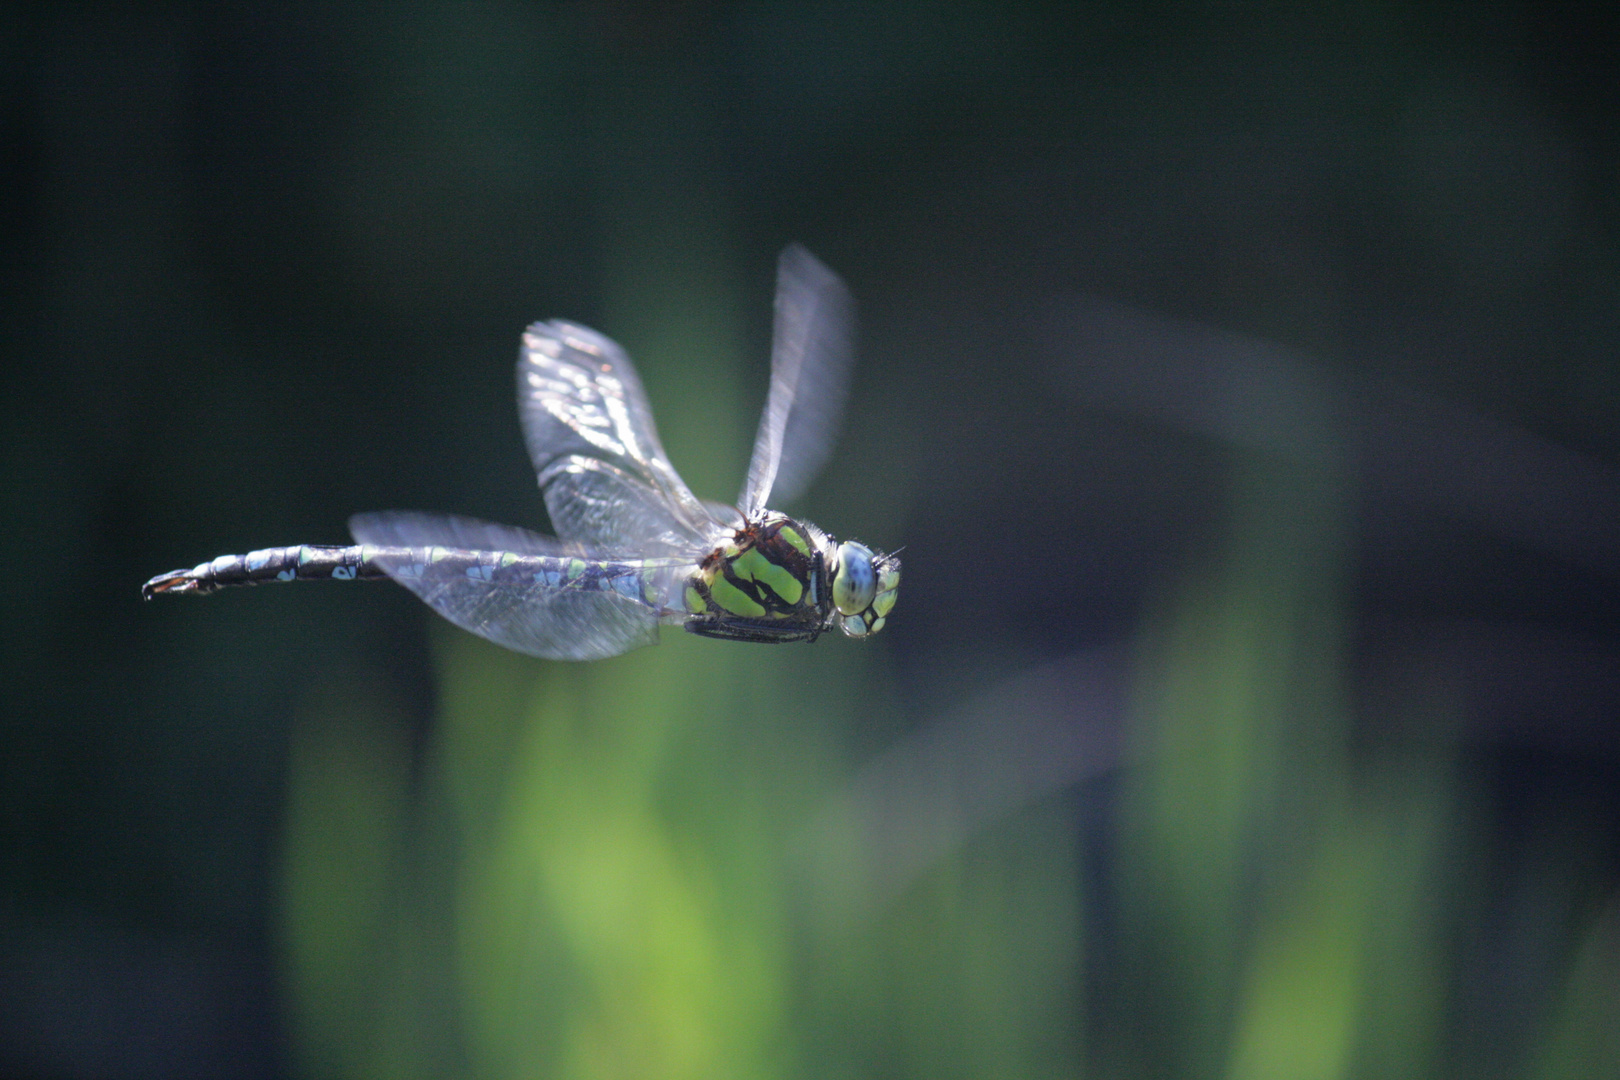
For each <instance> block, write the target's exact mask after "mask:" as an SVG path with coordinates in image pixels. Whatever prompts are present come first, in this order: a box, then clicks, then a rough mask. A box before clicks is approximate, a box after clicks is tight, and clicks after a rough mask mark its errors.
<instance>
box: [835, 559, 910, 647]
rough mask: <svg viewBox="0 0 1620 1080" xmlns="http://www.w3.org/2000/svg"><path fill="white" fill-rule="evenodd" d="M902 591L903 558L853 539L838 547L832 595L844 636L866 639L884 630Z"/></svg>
mask: <svg viewBox="0 0 1620 1080" xmlns="http://www.w3.org/2000/svg"><path fill="white" fill-rule="evenodd" d="M899 590H900V560H899V558H897V557H896V556H894V555H884V554H881V553H877V552H874V551H873V550H872V549H871V548H869V547H867V546H866V545H865V544H857V543H856V542H855V541H853V540H846V541H844V542H843V543H842V544H839V545H838V552H837V554H836V555H835V556H834V557H833V563H832V595H833V606H834V607H836V608H837V609H838V614H839V619H838V625H839V627H840V629H842V630H843V631H844V633H846V634H848V635H849V636H850V637H865V636H867V635H868V634H875V633H877V632H878V631H879V630H881V629H883V622H884V620H885V619H887V618H888V617H889V612H890V611H891V610H893V608H894V601H895V597H896V596H897V595H898V593H899Z"/></svg>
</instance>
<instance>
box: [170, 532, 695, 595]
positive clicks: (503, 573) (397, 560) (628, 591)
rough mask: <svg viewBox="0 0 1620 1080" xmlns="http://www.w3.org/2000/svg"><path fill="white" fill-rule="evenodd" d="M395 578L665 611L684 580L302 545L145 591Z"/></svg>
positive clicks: (255, 554)
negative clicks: (593, 596) (560, 592)
mask: <svg viewBox="0 0 1620 1080" xmlns="http://www.w3.org/2000/svg"><path fill="white" fill-rule="evenodd" d="M390 576H392V577H397V578H410V579H424V578H432V577H441V576H442V577H450V576H455V577H465V578H470V579H473V580H476V581H486V582H490V583H491V584H493V585H510V586H513V587H522V588H533V587H535V586H540V587H542V588H552V589H580V590H586V591H612V592H617V593H619V594H620V595H621V596H624V597H625V598H627V599H630V600H635V601H638V602H640V603H643V604H646V605H648V606H649V607H654V608H659V609H663V608H665V605H666V601H667V599H668V596H669V592H670V585H671V583H672V582H673V581H675V580H676V579H677V578H679V577H681V576H682V575H681V574H680V573H679V568H678V567H677V566H676V565H675V563H674V562H673V561H660V560H626V561H623V562H606V561H599V560H592V559H582V558H570V557H566V556H555V555H519V554H517V553H515V552H510V551H469V550H464V549H460V548H444V547H421V548H407V547H379V546H377V545H374V544H353V545H349V546H345V547H326V546H319V545H312V544H299V545H295V546H293V547H284V548H265V549H263V550H261V551H250V552H248V553H247V554H246V555H221V556H220V557H219V558H217V559H213V560H211V561H209V562H205V563H202V564H200V565H198V566H194V567H192V568H191V569H190V570H173V571H170V572H169V573H167V574H160V575H159V576H157V577H155V578H153V579H152V580H151V581H148V582H147V583H146V584H145V585H143V586H141V595H142V596H143V597H145V598H146V599H148V600H150V599H151V598H152V597H154V596H157V595H159V594H162V593H210V592H214V591H216V590H218V589H223V588H228V587H231V586H236V585H259V584H262V583H264V582H270V581H315V580H326V579H336V580H340V581H346V580H353V579H355V578H381V577H390Z"/></svg>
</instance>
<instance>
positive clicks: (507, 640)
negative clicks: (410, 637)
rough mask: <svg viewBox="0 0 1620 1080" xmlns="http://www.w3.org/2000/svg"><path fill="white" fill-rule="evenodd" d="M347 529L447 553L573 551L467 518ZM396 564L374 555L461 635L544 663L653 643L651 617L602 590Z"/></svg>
mask: <svg viewBox="0 0 1620 1080" xmlns="http://www.w3.org/2000/svg"><path fill="white" fill-rule="evenodd" d="M349 531H350V532H351V533H353V534H354V538H355V540H356V541H358V542H359V543H362V544H375V545H377V546H379V547H410V548H420V547H430V546H438V547H448V548H466V549H469V550H474V551H511V552H515V553H517V554H520V555H571V554H576V553H577V548H575V547H574V545H571V544H565V543H562V542H560V541H558V540H555V539H553V538H552V537H549V536H542V535H540V534H539V533H532V532H529V531H528V530H527V529H518V528H514V527H512V526H508V525H494V524H491V523H489V522H487V521H478V520H476V519H473V518H462V517H450V516H447V515H439V514H419V513H409V512H400V511H393V512H386V513H376V514H358V515H356V516H355V517H353V518H350V519H349ZM406 561H407V560H404V559H390V558H388V557H386V556H384V557H379V558H378V559H377V563H378V565H379V566H381V567H382V568H383V570H384V571H385V572H386V573H387V574H388V576H389V577H390V578H392V579H393V580H395V581H397V582H399V584H401V585H403V586H405V587H406V588H407V589H409V590H411V592H413V593H415V594H416V595H417V596H419V597H421V599H422V601H423V602H424V603H426V604H427V606H428V607H430V608H432V609H433V610H434V611H436V612H438V613H439V614H440V615H442V616H444V617H445V618H446V619H449V620H450V621H451V622H453V623H455V624H456V625H457V626H459V627H461V628H462V629H463V630H467V631H470V632H472V633H474V634H477V635H478V636H479V637H483V638H488V639H489V640H490V641H493V642H495V643H496V644H497V645H502V646H505V647H506V648H508V649H512V650H515V651H517V652H521V653H527V654H528V655H530V656H541V657H545V658H547V659H551V660H599V659H601V658H603V657H607V656H617V655H618V654H619V653H623V652H629V651H630V650H631V649H635V648H639V647H641V646H643V645H652V644H656V643H657V641H658V613H657V612H656V611H654V610H653V609H652V608H650V607H647V606H646V605H644V604H640V603H637V602H636V601H634V600H631V599H629V598H628V597H625V596H621V595H620V594H618V593H616V592H609V591H594V590H593V591H580V590H577V589H567V588H554V587H549V586H546V585H523V584H516V583H510V582H498V581H485V580H482V579H479V578H473V577H468V576H467V575H466V574H465V573H464V572H461V571H454V572H451V571H449V570H448V569H444V568H440V572H438V573H435V572H434V570H435V568H434V566H432V565H431V564H430V565H428V567H427V568H426V572H423V573H420V574H416V573H405V574H402V573H397V572H396V571H398V570H399V568H400V565H402V564H403V563H405V562H406Z"/></svg>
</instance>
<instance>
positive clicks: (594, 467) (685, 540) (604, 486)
mask: <svg viewBox="0 0 1620 1080" xmlns="http://www.w3.org/2000/svg"><path fill="white" fill-rule="evenodd" d="M540 488H541V490H542V491H543V492H544V493H545V498H546V511H547V512H548V513H549V514H550V515H551V524H552V527H553V528H555V529H556V530H557V534H558V535H559V536H565V537H580V538H582V539H583V540H584V541H585V542H586V543H587V544H588V546H589V547H590V548H591V550H593V551H596V552H598V553H600V554H603V555H607V556H610V557H618V558H625V557H643V556H647V555H676V554H679V555H693V556H694V557H696V556H698V555H701V554H702V553H703V552H704V551H706V550H708V549H711V548H713V547H714V545H715V544H716V543H718V542H719V539H720V530H719V526H718V522H719V521H721V520H725V521H731V520H734V519H735V518H736V516H737V514H736V511H734V510H729V508H728V509H727V510H726V512H725V516H724V517H723V518H716V517H715V516H714V515H715V512H716V507H714V506H712V505H711V504H708V503H704V504H702V505H703V508H704V513H705V515H706V520H705V524H704V530H703V542H702V543H698V542H695V541H694V539H693V537H692V531H691V530H690V529H689V528H687V527H686V526H685V525H684V524H683V523H681V522H679V521H676V520H674V519H672V517H671V515H670V512H669V507H668V504H667V503H666V502H665V501H664V499H663V497H662V495H661V494H660V493H659V492H658V491H657V490H656V489H654V488H653V487H652V486H651V485H649V484H648V483H646V482H645V481H644V480H641V479H639V478H638V477H636V476H635V475H633V474H631V473H630V472H628V471H627V470H625V469H623V468H620V467H619V466H617V465H614V464H611V463H609V462H606V461H603V460H602V459H600V458H594V457H586V456H585V455H583V454H569V455H568V456H566V457H561V458H558V459H557V460H556V461H553V462H552V463H551V464H550V465H549V466H547V468H546V470H545V471H544V472H542V473H541V474H540Z"/></svg>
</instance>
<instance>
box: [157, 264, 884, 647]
mask: <svg viewBox="0 0 1620 1080" xmlns="http://www.w3.org/2000/svg"><path fill="white" fill-rule="evenodd" d="M852 324H853V304H852V302H851V300H850V297H849V293H848V291H847V290H846V289H845V288H844V284H843V282H842V281H840V280H839V278H838V276H837V275H835V274H834V273H833V272H832V271H831V270H829V269H827V267H826V266H824V265H822V263H821V262H820V261H819V260H817V259H816V257H815V256H813V255H811V254H810V253H809V252H808V251H806V250H805V249H804V248H802V247H799V246H797V245H794V246H791V247H789V248H788V249H787V250H785V251H784V252H783V253H782V256H781V258H780V260H779V262H778V266H777V286H776V318H775V326H774V332H773V335H772V345H771V385H770V392H769V394H768V396H767V398H766V402H765V413H764V415H763V416H762V417H761V419H760V424H759V432H758V434H757V435H756V436H755V439H754V454H753V458H752V459H751V460H750V462H749V465H748V476H747V479H746V480H744V482H743V488H742V494H741V496H740V497H739V499H738V502H737V506H736V507H730V506H724V505H721V504H719V503H713V502H708V501H705V500H701V499H699V498H697V497H696V496H695V495H693V494H692V492H691V489H689V488H688V487H687V486H686V484H685V482H684V481H682V480H681V478H680V476H679V474H677V473H676V472H675V468H674V466H672V465H671V464H670V463H669V458H668V457H667V456H666V455H665V453H664V448H663V447H662V446H661V445H660V444H659V441H658V431H657V429H656V427H655V426H654V424H653V418H652V410H651V408H650V407H649V406H648V404H647V395H646V392H645V391H644V390H643V389H642V387H641V379H640V378H639V377H638V376H637V375H636V370H635V368H634V367H633V366H632V365H631V363H630V358H629V357H628V356H627V355H625V352H624V350H623V349H622V348H620V347H619V346H618V345H617V344H616V343H615V342H613V341H611V340H610V339H608V338H606V337H604V336H603V335H601V334H598V333H596V332H595V331H594V330H589V329H587V328H586V327H583V326H579V325H577V324H575V323H570V322H563V321H560V320H559V321H552V322H538V323H535V324H533V325H532V326H530V327H529V328H528V330H527V331H525V332H524V334H523V344H522V347H521V349H520V350H519V353H518V365H517V384H518V412H519V415H520V417H521V419H522V422H523V434H524V440H525V442H526V443H527V445H528V449H529V456H530V458H531V459H532V460H533V462H534V467H535V471H536V472H537V473H538V475H539V482H540V490H541V493H542V494H543V496H544V498H545V503H546V510H547V512H548V513H549V514H550V516H551V524H552V528H553V529H554V530H555V531H556V535H555V536H546V535H542V534H540V533H535V532H530V531H529V530H527V529H520V528H516V527H513V526H507V525H496V524H491V523H489V522H485V521H479V520H476V519H474V518H466V517H454V516H450V515H446V514H427V513H415V512H404V511H389V512H383V513H370V514H358V515H356V516H355V517H353V518H351V519H350V521H349V531H350V532H351V533H352V534H353V535H354V539H355V541H356V543H355V544H353V545H349V546H319V545H309V544H304V545H297V546H293V547H281V548H265V549H264V550H262V551H250V552H248V553H247V554H246V555H221V556H220V557H219V558H217V559H213V560H211V561H209V562H205V563H202V564H201V565H199V566H195V567H193V568H191V569H189V570H175V571H171V572H170V573H167V574H161V575H159V576H158V577H155V578H153V579H152V580H150V581H148V582H147V583H146V584H145V585H143V586H142V587H141V595H142V596H143V597H145V598H147V599H151V598H152V597H154V596H159V595H167V594H170V593H209V592H214V591H215V590H218V589H221V588H225V587H228V586H233V585H258V584H261V583H264V582H271V581H302V580H312V579H329V578H336V579H339V580H349V579H354V578H380V577H389V578H392V579H393V580H395V581H397V582H399V583H400V584H401V585H403V586H405V587H406V588H407V589H409V590H411V591H412V592H413V593H415V594H416V595H417V596H419V597H421V599H422V600H423V601H424V602H425V603H426V604H427V605H428V606H429V607H430V608H432V609H433V610H434V611H436V612H438V613H439V614H440V615H442V616H444V617H445V618H446V619H449V620H450V621H451V622H453V623H455V624H456V625H457V626H459V627H461V628H462V629H464V630H469V631H471V632H472V633H474V634H478V635H479V636H481V637H485V638H488V639H489V640H491V641H493V642H495V643H497V644H499V645H503V646H505V647H506V648H509V649H514V650H516V651H518V652H521V653H528V654H529V655H531V656H541V657H547V658H551V659H558V660H594V659H599V658H602V657H607V656H616V655H618V654H619V653H623V652H628V651H629V650H631V649H635V648H639V647H640V646H643V645H651V644H654V643H655V642H656V641H657V640H658V627H659V625H660V624H673V625H679V626H682V627H684V628H685V629H687V630H689V631H691V632H692V633H694V634H701V635H704V636H706V637H714V638H727V639H730V640H733V641H757V642H785V641H813V640H815V639H816V637H817V636H818V635H820V634H822V633H824V632H826V631H828V630H830V629H832V628H833V626H835V625H836V626H837V627H838V628H839V629H841V630H843V632H844V633H845V634H848V635H850V636H851V637H866V636H868V635H870V634H874V633H876V632H877V631H879V630H881V629H883V624H884V621H885V620H886V619H887V618H888V616H889V612H890V611H891V610H892V609H893V607H894V602H895V598H896V596H897V593H898V589H899V585H900V560H899V559H898V558H897V557H896V556H895V555H891V554H883V553H881V552H876V551H873V550H872V549H870V548H868V547H866V546H865V545H863V544H859V543H856V542H854V541H851V540H846V541H844V542H842V543H838V542H836V541H835V540H834V539H833V538H832V537H830V536H828V535H827V534H826V533H824V532H822V531H821V530H820V529H818V528H816V527H815V526H814V525H812V524H810V523H809V522H807V521H800V520H797V519H794V518H790V517H788V516H787V515H786V514H782V513H779V512H777V511H775V510H769V509H767V508H766V505H765V503H766V500H767V499H769V498H770V497H771V496H772V494H773V493H774V494H775V495H776V496H777V497H778V498H779V499H781V500H783V501H784V502H787V501H791V500H792V499H794V498H795V497H797V496H798V495H799V494H800V493H801V492H802V491H803V490H804V489H805V488H806V487H808V486H809V483H810V481H811V480H812V479H813V478H814V476H815V474H816V473H817V472H818V471H819V470H820V468H821V465H822V464H823V462H824V461H825V460H826V458H827V454H828V452H829V451H830V450H831V447H832V442H833V439H834V436H835V435H836V428H837V425H838V418H839V414H840V412H841V411H842V408H843V401H844V394H845V389H846V386H847V384H848V379H849V368H850V363H851V358H852V353H853V345H852V340H851V333H852Z"/></svg>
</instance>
